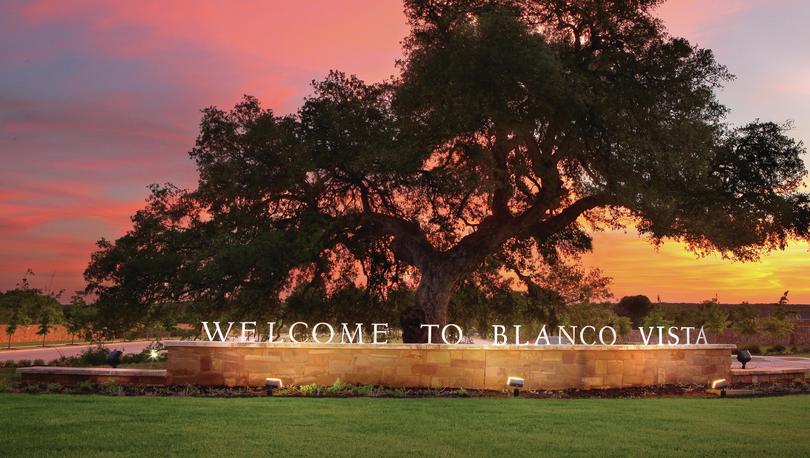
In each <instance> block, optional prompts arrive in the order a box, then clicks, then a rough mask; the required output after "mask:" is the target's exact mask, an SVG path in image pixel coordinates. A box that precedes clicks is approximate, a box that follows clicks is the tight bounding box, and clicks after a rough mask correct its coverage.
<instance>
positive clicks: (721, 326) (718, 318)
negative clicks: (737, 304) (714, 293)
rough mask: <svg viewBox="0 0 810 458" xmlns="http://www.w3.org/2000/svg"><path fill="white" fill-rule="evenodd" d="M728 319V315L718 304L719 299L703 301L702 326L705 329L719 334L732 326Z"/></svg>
mask: <svg viewBox="0 0 810 458" xmlns="http://www.w3.org/2000/svg"><path fill="white" fill-rule="evenodd" d="M728 318H729V315H728V313H726V311H725V310H723V309H721V308H720V305H719V304H718V303H717V298H714V299H712V300H708V301H703V305H702V306H701V308H700V324H701V325H702V326H703V327H705V328H706V329H708V330H709V331H711V332H714V333H717V334H719V333H721V332H723V330H725V329H726V328H728V327H729V325H730V324H731V321H729V319H728Z"/></svg>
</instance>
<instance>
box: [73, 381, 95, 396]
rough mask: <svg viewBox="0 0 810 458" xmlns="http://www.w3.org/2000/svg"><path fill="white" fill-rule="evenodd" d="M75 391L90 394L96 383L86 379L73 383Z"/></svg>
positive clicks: (93, 390)
mask: <svg viewBox="0 0 810 458" xmlns="http://www.w3.org/2000/svg"><path fill="white" fill-rule="evenodd" d="M73 391H74V392H75V393H82V394H90V393H93V392H95V391H96V384H95V383H93V382H88V381H81V382H79V383H77V384H75V385H73Z"/></svg>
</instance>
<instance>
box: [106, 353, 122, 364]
mask: <svg viewBox="0 0 810 458" xmlns="http://www.w3.org/2000/svg"><path fill="white" fill-rule="evenodd" d="M123 355H124V352H122V351H121V350H113V351H111V352H110V354H108V355H107V364H109V365H110V366H112V367H113V368H116V367H118V365H119V364H121V360H122V359H123V358H122V357H123Z"/></svg>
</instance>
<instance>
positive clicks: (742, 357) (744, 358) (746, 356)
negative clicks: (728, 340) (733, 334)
mask: <svg viewBox="0 0 810 458" xmlns="http://www.w3.org/2000/svg"><path fill="white" fill-rule="evenodd" d="M737 361H739V362H741V363H742V368H743V369H745V363H747V362H748V361H751V352H750V351H748V350H740V351H738V352H737Z"/></svg>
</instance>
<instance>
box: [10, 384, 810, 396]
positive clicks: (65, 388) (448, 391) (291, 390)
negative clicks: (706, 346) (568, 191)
mask: <svg viewBox="0 0 810 458" xmlns="http://www.w3.org/2000/svg"><path fill="white" fill-rule="evenodd" d="M735 388H746V389H753V390H755V391H756V395H759V396H774V395H784V394H802V393H810V387H809V386H808V384H806V383H792V384H778V383H775V384H769V385H746V386H742V385H740V386H735ZM0 392H7V393H30V394H40V393H62V394H101V395H108V396H181V397H183V396H185V397H225V398H241V397H263V396H267V395H268V394H267V391H265V390H264V389H262V388H256V387H227V386H196V385H119V384H116V383H112V382H107V383H89V382H82V383H77V384H75V385H60V384H58V383H31V384H22V383H15V384H11V385H6V386H0ZM273 396H276V397H313V398H349V397H377V398H482V397H488V398H499V397H500V398H505V397H511V396H512V391H511V390H503V391H494V390H465V389H455V388H441V389H439V388H433V389H432V388H389V387H383V386H377V385H350V384H343V383H340V382H337V383H336V384H335V385H331V386H316V385H303V386H293V387H288V388H284V389H280V390H276V391H274V393H273ZM520 397H524V398H536V399H577V398H656V397H690V398H714V397H717V396H716V395H714V394H710V393H707V392H706V386H704V385H655V386H644V387H629V388H610V389H592V390H583V389H565V390H542V391H528V390H527V391H521V392H520Z"/></svg>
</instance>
